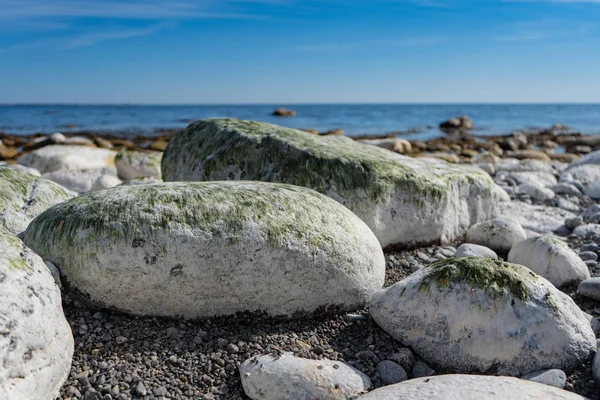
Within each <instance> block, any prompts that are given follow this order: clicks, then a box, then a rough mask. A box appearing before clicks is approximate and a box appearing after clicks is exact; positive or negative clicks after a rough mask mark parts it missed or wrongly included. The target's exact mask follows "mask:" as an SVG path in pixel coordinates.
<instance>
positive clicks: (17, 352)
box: [0, 228, 73, 400]
mask: <svg viewBox="0 0 600 400" xmlns="http://www.w3.org/2000/svg"><path fill="white" fill-rule="evenodd" d="M72 356H73V335H72V334H71V329H70V328H69V324H68V323H67V321H66V319H65V317H64V315H63V310H62V304H61V297H60V290H59V289H58V286H56V285H55V283H54V279H53V278H52V275H51V274H50V271H49V270H48V268H46V265H45V264H44V262H43V261H42V259H41V258H40V257H38V256H37V255H36V254H34V253H33V252H32V251H31V250H29V249H28V248H26V247H25V246H24V245H23V243H22V242H21V241H20V240H19V239H18V238H17V237H16V236H14V235H13V234H11V233H9V232H8V231H6V230H4V229H2V228H0V365H1V366H2V367H1V368H0V399H3V400H25V399H32V400H33V399H35V400H53V399H54V398H55V397H56V396H57V395H58V392H59V390H60V387H61V385H62V384H63V382H64V381H65V380H66V379H67V376H68V374H69V371H70V367H71V357H72Z"/></svg>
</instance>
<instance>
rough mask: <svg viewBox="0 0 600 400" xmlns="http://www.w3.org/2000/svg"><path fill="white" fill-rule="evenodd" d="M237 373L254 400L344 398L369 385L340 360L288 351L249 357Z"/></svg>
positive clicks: (360, 392) (365, 377)
mask: <svg viewBox="0 0 600 400" xmlns="http://www.w3.org/2000/svg"><path fill="white" fill-rule="evenodd" d="M401 368H402V367H401ZM240 376H241V378H242V385H243V386H244V392H246V395H247V396H248V397H250V398H251V399H253V400H289V399H321V400H345V399H348V398H351V397H352V396H356V395H359V394H362V393H364V392H366V391H367V390H368V389H369V387H371V381H370V380H369V378H368V377H367V376H366V375H365V374H363V373H361V372H360V371H358V370H356V369H354V368H352V367H350V366H348V365H346V364H344V363H343V362H340V361H330V360H308V359H304V358H298V357H294V356H293V355H292V354H291V353H283V355H281V356H278V357H275V356H272V355H264V356H257V357H252V358H250V359H249V360H246V361H244V363H243V364H242V365H241V366H240Z"/></svg>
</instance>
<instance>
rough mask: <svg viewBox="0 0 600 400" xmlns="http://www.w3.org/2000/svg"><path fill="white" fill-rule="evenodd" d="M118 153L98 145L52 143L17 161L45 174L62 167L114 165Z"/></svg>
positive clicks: (70, 168) (88, 167)
mask: <svg viewBox="0 0 600 400" xmlns="http://www.w3.org/2000/svg"><path fill="white" fill-rule="evenodd" d="M116 154H117V152H116V151H113V150H107V149H101V148H97V147H88V146H64V145H52V146H46V147H42V148H41V149H38V150H35V151H33V152H31V153H29V154H25V155H23V156H21V157H19V159H18V160H17V163H18V164H20V165H24V166H26V167H31V168H35V169H37V170H38V171H40V172H41V173H42V174H45V173H47V172H53V171H58V170H61V169H67V170H79V169H94V168H105V167H114V166H115V155H116Z"/></svg>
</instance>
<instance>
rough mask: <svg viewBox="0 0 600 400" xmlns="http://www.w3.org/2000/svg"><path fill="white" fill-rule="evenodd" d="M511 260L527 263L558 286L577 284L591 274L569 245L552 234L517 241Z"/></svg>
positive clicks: (516, 262) (509, 255)
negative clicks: (551, 236) (552, 236)
mask: <svg viewBox="0 0 600 400" xmlns="http://www.w3.org/2000/svg"><path fill="white" fill-rule="evenodd" d="M508 261H509V262H511V263H515V264H521V265H524V266H526V267H527V268H529V269H531V270H532V271H533V272H535V273H536V274H538V275H541V276H543V277H544V278H546V279H548V280H549V281H550V282H551V283H552V284H553V285H554V286H556V287H562V286H565V285H568V284H577V283H579V282H581V281H583V280H585V279H588V278H589V277H590V271H589V270H588V267H587V265H585V263H584V262H583V261H582V260H581V258H579V256H578V255H577V254H576V253H575V252H574V251H573V250H571V249H570V248H569V246H567V245H566V244H565V243H563V242H561V241H559V240H557V239H553V238H550V237H548V236H537V237H533V238H529V239H526V240H524V241H522V242H520V243H517V244H515V245H513V247H512V249H511V250H510V253H508Z"/></svg>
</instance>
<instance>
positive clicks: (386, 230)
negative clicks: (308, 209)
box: [162, 118, 499, 247]
mask: <svg viewBox="0 0 600 400" xmlns="http://www.w3.org/2000/svg"><path fill="white" fill-rule="evenodd" d="M162 173H163V179H164V180H165V181H215V180H217V181H218V180H255V181H269V182H283V183H288V184H293V185H297V186H304V187H308V188H311V189H315V190H317V191H318V192H320V193H322V194H325V195H326V196H328V197H331V198H333V199H334V200H336V201H338V202H340V203H341V204H343V205H344V206H346V207H348V208H349V209H350V210H351V211H352V212H354V213H355V214H356V215H357V216H358V217H359V218H361V219H362V220H363V221H364V222H365V223H366V224H367V225H368V226H369V227H370V228H371V230H372V231H373V233H375V235H376V236H377V238H378V239H379V242H380V243H381V246H382V247H387V246H390V245H397V244H399V245H411V244H413V245H414V244H418V243H427V242H433V241H441V242H443V243H444V242H450V241H453V240H455V239H457V238H458V237H460V236H462V235H463V234H464V232H465V230H466V229H467V228H468V227H469V226H471V225H473V224H475V223H477V222H479V221H483V220H486V219H489V218H492V217H494V216H495V215H496V213H497V210H498V203H499V198H498V196H499V193H498V192H497V191H496V190H495V184H494V183H493V181H492V180H491V178H490V177H489V175H488V174H486V173H485V172H484V171H482V170H480V169H479V168H475V167H468V166H462V165H452V164H448V163H446V162H444V161H439V160H426V159H416V158H411V157H406V156H402V155H400V154H396V153H394V152H391V151H387V150H385V149H382V148H379V147H377V146H371V145H366V144H363V143H359V142H357V141H354V140H352V139H350V138H347V137H343V136H325V137H321V136H316V135H311V134H310V133H306V132H302V131H299V130H295V129H289V128H284V127H280V126H276V125H271V124H265V123H259V122H253V121H240V120H237V119H233V118H213V119H206V120H201V121H198V122H195V123H193V124H191V125H190V126H189V127H187V128H186V129H184V130H182V131H180V132H179V133H178V134H177V135H176V136H175V137H174V138H173V139H171V141H170V142H169V145H168V147H167V148H166V150H165V153H164V156H163V160H162Z"/></svg>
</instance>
